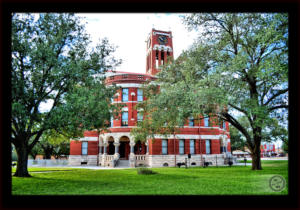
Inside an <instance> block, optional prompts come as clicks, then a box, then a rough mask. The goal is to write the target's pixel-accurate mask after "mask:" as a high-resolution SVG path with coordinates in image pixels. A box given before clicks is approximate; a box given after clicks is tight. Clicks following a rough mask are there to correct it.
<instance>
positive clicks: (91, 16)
mask: <svg viewBox="0 0 300 210" xmlns="http://www.w3.org/2000/svg"><path fill="white" fill-rule="evenodd" d="M77 15H78V16H81V17H85V18H86V24H85V26H86V30H87V32H88V33H89V34H90V35H91V38H92V40H93V43H97V41H98V40H99V39H101V38H104V37H107V38H108V39H109V41H110V43H111V44H113V45H115V46H117V47H118V48H117V50H116V53H115V57H116V58H118V59H122V60H123V63H122V64H121V65H120V66H119V67H117V68H116V70H119V71H129V72H140V73H145V69H146V42H145V41H146V38H147V36H148V34H149V33H150V31H151V29H152V28H155V29H158V30H165V31H172V35H173V48H174V49H173V50H174V57H175V58H177V57H178V56H179V54H180V53H181V52H182V51H183V50H186V49H188V47H189V46H191V45H192V44H193V42H194V40H195V39H196V37H197V33H196V32H194V31H192V32H189V31H188V30H187V29H186V27H185V26H184V25H183V24H182V19H181V18H180V16H182V15H184V14H183V13H101V14H100V13H79V14H77Z"/></svg>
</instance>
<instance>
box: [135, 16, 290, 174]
mask: <svg viewBox="0 0 300 210" xmlns="http://www.w3.org/2000/svg"><path fill="white" fill-rule="evenodd" d="M183 21H184V23H186V24H187V26H188V27H189V28H190V29H196V30H198V32H199V40H198V41H197V43H195V45H194V46H193V47H191V49H189V50H188V51H186V52H184V53H182V54H181V56H180V57H179V58H178V59H176V60H175V61H174V62H173V63H172V64H171V65H167V66H165V67H164V68H163V69H162V71H161V72H160V73H159V74H158V75H157V80H156V81H155V82H153V84H152V86H153V85H160V93H159V94H153V95H149V96H148V97H149V100H148V101H147V102H144V104H143V105H140V106H141V107H142V106H144V108H145V110H146V111H147V118H146V120H145V121H144V122H143V123H141V125H140V128H138V129H136V130H135V131H134V132H135V133H140V134H139V136H141V137H142V136H143V135H141V133H145V135H144V137H146V136H149V134H150V133H151V132H150V131H151V130H153V128H159V126H156V124H155V123H154V125H153V126H152V122H155V121H159V122H164V121H169V122H170V121H171V122H170V123H169V125H170V126H179V125H180V121H181V120H180V119H182V118H187V117H189V116H194V118H196V117H197V116H205V115H211V116H212V117H214V119H216V120H218V119H221V120H226V121H228V122H229V123H230V124H231V125H232V126H234V127H235V128H236V129H237V130H238V131H239V132H241V133H242V135H243V136H244V137H245V139H246V144H247V146H248V147H249V149H250V151H251V155H252V169H253V170H260V169H262V167H261V161H260V145H261V141H262V139H264V138H265V136H264V134H265V132H263V131H264V129H266V127H269V128H270V129H273V130H274V129H275V130H276V127H277V128H278V126H274V121H275V120H277V121H279V122H281V123H283V124H284V122H286V120H287V108H288V16H287V14H283V13H280V14H279V13H268V14H258V13H251V14H247V13H242V14H238V13H234V14H230V13H226V14H222V13H216V14H215V13H209V14H191V15H187V16H185V17H184V19H183ZM235 113H238V116H244V117H245V119H246V120H247V122H248V123H247V124H248V125H250V127H249V129H248V128H246V127H245V126H244V125H243V124H242V123H241V122H240V121H239V119H238V118H237V117H236V116H237V115H235ZM151 120H152V121H151ZM161 125H162V124H161ZM156 131H158V130H156ZM269 133H270V134H272V132H271V131H269ZM273 133H274V132H273Z"/></svg>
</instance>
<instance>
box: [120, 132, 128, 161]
mask: <svg viewBox="0 0 300 210" xmlns="http://www.w3.org/2000/svg"><path fill="white" fill-rule="evenodd" d="M119 153H120V159H123V160H129V153H130V145H129V138H128V137H126V136H123V137H122V138H120V151H119Z"/></svg>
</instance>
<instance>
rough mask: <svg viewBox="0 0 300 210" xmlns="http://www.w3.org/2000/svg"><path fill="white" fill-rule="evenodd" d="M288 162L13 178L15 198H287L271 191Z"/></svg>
mask: <svg viewBox="0 0 300 210" xmlns="http://www.w3.org/2000/svg"><path fill="white" fill-rule="evenodd" d="M287 163H288V161H279V160H278V161H262V166H263V170H260V171H252V170H251V166H246V167H245V166H233V167H208V168H199V167H195V168H188V169H185V168H153V169H152V170H153V171H154V172H156V174H152V175H150V176H149V175H141V174H137V169H121V170H91V169H78V168H76V169H71V168H29V171H31V172H33V171H41V170H45V171H49V170H58V169H60V170H70V171H55V172H51V173H31V175H32V176H33V177H31V178H19V177H13V178H12V194H13V195H287V193H288V189H287V186H286V188H285V189H284V190H283V191H282V192H273V191H271V189H270V188H269V179H270V177H271V176H273V175H282V176H283V177H284V178H285V179H286V182H288V164H287Z"/></svg>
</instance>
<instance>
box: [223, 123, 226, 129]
mask: <svg viewBox="0 0 300 210" xmlns="http://www.w3.org/2000/svg"><path fill="white" fill-rule="evenodd" d="M223 129H224V130H226V121H223Z"/></svg>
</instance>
